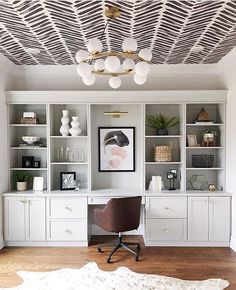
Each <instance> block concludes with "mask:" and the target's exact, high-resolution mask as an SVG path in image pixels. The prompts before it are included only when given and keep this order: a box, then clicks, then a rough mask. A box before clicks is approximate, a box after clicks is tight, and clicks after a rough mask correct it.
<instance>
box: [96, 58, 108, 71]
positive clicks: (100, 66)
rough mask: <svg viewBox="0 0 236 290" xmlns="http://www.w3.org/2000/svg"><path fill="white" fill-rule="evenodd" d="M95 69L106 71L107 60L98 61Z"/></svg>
mask: <svg viewBox="0 0 236 290" xmlns="http://www.w3.org/2000/svg"><path fill="white" fill-rule="evenodd" d="M94 69H95V70H96V71H104V70H105V60H104V59H101V58H100V59H97V60H96V61H95V63H94Z"/></svg>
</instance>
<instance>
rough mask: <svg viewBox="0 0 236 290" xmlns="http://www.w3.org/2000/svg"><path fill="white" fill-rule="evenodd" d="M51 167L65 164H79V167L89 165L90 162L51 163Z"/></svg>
mask: <svg viewBox="0 0 236 290" xmlns="http://www.w3.org/2000/svg"><path fill="white" fill-rule="evenodd" d="M50 164H51V165H65V164H77V165H88V162H51V163H50Z"/></svg>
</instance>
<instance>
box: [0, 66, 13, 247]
mask: <svg viewBox="0 0 236 290" xmlns="http://www.w3.org/2000/svg"><path fill="white" fill-rule="evenodd" d="M13 86H14V85H13V75H12V73H11V72H10V71H9V70H8V69H6V68H5V67H4V66H0V124H1V128H0V248H1V247H2V246H3V236H2V198H1V193H2V192H4V191H6V190H7V184H8V180H7V176H8V173H7V155H6V152H7V126H6V120H7V115H6V105H5V90H8V89H10V88H12V87H13Z"/></svg>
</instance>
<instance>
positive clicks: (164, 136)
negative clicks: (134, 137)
mask: <svg viewBox="0 0 236 290" xmlns="http://www.w3.org/2000/svg"><path fill="white" fill-rule="evenodd" d="M145 137H146V138H181V137H183V136H182V135H163V136H162V135H147V136H145Z"/></svg>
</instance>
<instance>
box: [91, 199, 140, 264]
mask: <svg viewBox="0 0 236 290" xmlns="http://www.w3.org/2000/svg"><path fill="white" fill-rule="evenodd" d="M141 200H142V197H141V196H135V197H124V198H112V199H110V200H109V201H108V203H107V204H106V206H105V207H104V208H103V209H95V222H96V224H97V225H98V226H100V227H101V228H103V229H104V230H106V231H108V232H115V233H118V234H119V237H118V239H117V241H116V244H115V247H114V248H113V250H112V251H111V253H110V254H109V255H108V257H107V260H106V261H107V263H110V261H111V257H112V255H113V254H114V253H115V252H116V251H117V250H118V249H119V248H124V249H126V250H128V251H129V252H131V253H133V254H134V255H135V257H134V260H135V261H138V260H139V251H140V245H139V243H124V242H123V241H122V236H121V232H125V231H131V230H135V229H137V228H138V227H139V220H140V209H141ZM111 245H113V244H105V245H103V246H111ZM132 245H133V246H137V251H134V250H132V249H131V248H130V247H129V246H132ZM98 252H102V249H101V247H100V246H98Z"/></svg>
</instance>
